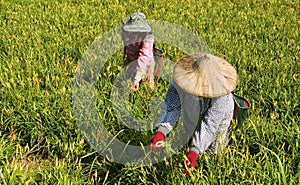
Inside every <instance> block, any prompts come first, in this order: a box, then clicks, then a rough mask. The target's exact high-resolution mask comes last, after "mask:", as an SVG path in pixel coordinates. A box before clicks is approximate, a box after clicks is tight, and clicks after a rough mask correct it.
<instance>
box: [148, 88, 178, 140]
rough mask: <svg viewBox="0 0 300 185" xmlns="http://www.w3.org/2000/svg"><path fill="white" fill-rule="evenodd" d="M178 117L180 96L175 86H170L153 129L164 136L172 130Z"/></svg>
mask: <svg viewBox="0 0 300 185" xmlns="http://www.w3.org/2000/svg"><path fill="white" fill-rule="evenodd" d="M180 115H181V101H180V96H179V94H178V91H177V90H176V88H175V86H174V85H173V84H171V85H170V87H169V89H168V92H167V94H166V97H165V100H164V103H163V105H162V108H161V112H160V115H159V117H158V119H157V121H156V123H155V125H154V127H155V128H157V131H159V132H162V133H163V134H164V135H165V136H166V135H167V134H168V133H169V132H170V131H171V130H172V128H173V126H174V124H175V122H176V121H177V120H178V118H179V117H180Z"/></svg>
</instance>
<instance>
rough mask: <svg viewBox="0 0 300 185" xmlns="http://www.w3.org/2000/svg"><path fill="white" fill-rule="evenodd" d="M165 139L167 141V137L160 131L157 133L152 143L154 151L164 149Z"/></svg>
mask: <svg viewBox="0 0 300 185" xmlns="http://www.w3.org/2000/svg"><path fill="white" fill-rule="evenodd" d="M164 139H165V135H164V134H163V133H162V132H160V131H158V132H156V133H155V134H154V136H153V137H152V139H151V141H150V146H151V147H152V150H154V151H158V150H161V149H162V147H163V142H164Z"/></svg>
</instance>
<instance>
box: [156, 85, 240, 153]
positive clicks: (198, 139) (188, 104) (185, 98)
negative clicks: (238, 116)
mask: <svg viewBox="0 0 300 185" xmlns="http://www.w3.org/2000/svg"><path fill="white" fill-rule="evenodd" d="M233 108H234V102H233V97H232V94H231V93H230V94H228V95H225V96H221V97H217V98H201V97H197V96H194V95H191V94H188V93H186V92H184V91H183V90H182V89H181V88H180V87H178V86H177V85H176V84H175V82H172V84H171V85H170V87H169V89H168V92H167V95H166V97H165V100H164V104H163V106H162V109H161V113H160V115H159V117H158V119H157V121H156V123H155V127H156V128H158V131H161V132H162V133H164V135H167V134H168V133H169V132H170V131H171V130H172V129H173V126H174V124H175V122H176V121H177V120H178V118H179V117H180V116H181V115H182V117H183V121H184V124H188V125H190V128H195V132H194V131H192V132H194V135H193V139H192V143H191V147H192V148H191V149H192V150H194V151H195V152H197V153H203V152H204V151H206V150H207V149H208V148H209V146H210V145H211V144H212V143H213V142H214V141H215V140H216V137H217V136H219V135H222V137H224V136H223V135H224V132H226V131H227V130H228V128H229V126H230V123H231V119H232V116H233ZM183 134H185V133H183ZM189 137H190V136H189ZM222 139H224V138H222ZM225 142H226V141H225Z"/></svg>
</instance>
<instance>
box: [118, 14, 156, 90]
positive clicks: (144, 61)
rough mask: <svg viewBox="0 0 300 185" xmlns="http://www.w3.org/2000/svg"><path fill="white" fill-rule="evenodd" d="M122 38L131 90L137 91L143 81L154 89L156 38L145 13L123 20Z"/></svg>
mask: <svg viewBox="0 0 300 185" xmlns="http://www.w3.org/2000/svg"><path fill="white" fill-rule="evenodd" d="M121 36H122V39H123V43H124V46H125V47H124V66H127V65H128V74H130V77H131V78H132V80H133V85H132V86H131V90H133V91H137V90H138V89H139V84H140V82H141V80H142V79H146V81H147V82H148V83H149V86H150V87H151V88H153V87H154V76H153V72H154V66H155V62H154V56H153V43H154V36H153V34H152V33H151V27H150V26H149V24H148V23H147V21H146V16H145V15H144V14H143V13H140V12H137V13H133V14H132V15H131V16H130V17H126V18H125V19H123V24H122V31H121Z"/></svg>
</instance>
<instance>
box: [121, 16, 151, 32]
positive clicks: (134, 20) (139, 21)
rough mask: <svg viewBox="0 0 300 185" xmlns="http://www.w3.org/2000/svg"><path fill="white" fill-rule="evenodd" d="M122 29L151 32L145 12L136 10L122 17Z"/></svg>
mask: <svg viewBox="0 0 300 185" xmlns="http://www.w3.org/2000/svg"><path fill="white" fill-rule="evenodd" d="M123 30H124V31H127V32H151V27H150V26H149V25H148V23H147V21H146V16H145V14H143V13H141V12H136V13H133V14H132V15H131V16H129V17H126V18H124V19H123Z"/></svg>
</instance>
